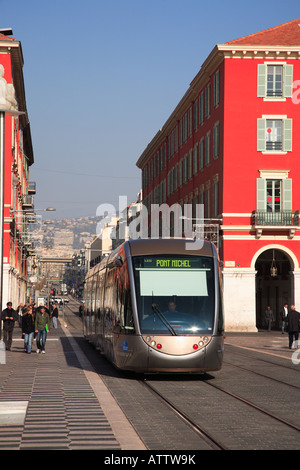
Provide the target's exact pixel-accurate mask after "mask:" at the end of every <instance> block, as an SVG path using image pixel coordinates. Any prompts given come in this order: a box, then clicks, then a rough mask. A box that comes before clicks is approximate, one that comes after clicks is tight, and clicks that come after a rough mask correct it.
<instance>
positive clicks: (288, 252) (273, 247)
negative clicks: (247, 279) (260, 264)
mask: <svg viewBox="0 0 300 470" xmlns="http://www.w3.org/2000/svg"><path fill="white" fill-rule="evenodd" d="M267 250H279V251H283V252H284V253H285V254H286V256H287V257H288V258H289V260H290V263H291V267H292V270H293V271H298V270H299V262H298V259H297V257H296V256H295V254H294V253H293V252H292V250H290V249H289V248H287V247H286V246H284V245H279V244H275V243H274V244H270V245H265V246H263V247H262V248H260V249H259V250H258V251H257V252H256V253H255V255H254V256H253V258H252V260H251V268H252V269H255V263H256V261H257V259H258V258H259V256H260V255H261V254H262V253H263V252H264V251H267Z"/></svg>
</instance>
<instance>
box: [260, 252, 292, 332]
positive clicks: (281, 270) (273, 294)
mask: <svg viewBox="0 0 300 470" xmlns="http://www.w3.org/2000/svg"><path fill="white" fill-rule="evenodd" d="M271 268H273V269H271ZM255 269H256V271H257V274H256V326H257V328H265V327H266V324H265V311H266V308H267V306H268V305H270V306H271V309H272V311H273V315H274V319H275V323H274V324H273V325H272V327H273V328H275V329H279V328H280V327H281V317H280V310H281V308H282V307H283V305H284V304H285V303H287V304H288V305H291V304H292V303H294V289H293V272H292V271H293V269H294V266H293V262H292V260H291V258H290V257H289V256H288V255H287V254H286V253H285V252H284V251H282V250H280V249H278V248H270V249H267V250H265V251H263V252H262V253H261V254H260V255H259V256H258V258H257V260H256V263H255Z"/></svg>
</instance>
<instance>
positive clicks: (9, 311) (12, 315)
mask: <svg viewBox="0 0 300 470" xmlns="http://www.w3.org/2000/svg"><path fill="white" fill-rule="evenodd" d="M1 320H2V321H3V341H4V343H5V347H6V350H7V351H10V349H11V344H12V337H13V331H14V326H15V322H16V321H18V314H17V312H16V311H15V310H14V309H13V308H12V303H11V302H7V304H6V308H5V309H4V310H3V311H2V313H1Z"/></svg>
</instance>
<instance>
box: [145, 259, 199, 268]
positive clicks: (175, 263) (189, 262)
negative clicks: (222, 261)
mask: <svg viewBox="0 0 300 470" xmlns="http://www.w3.org/2000/svg"><path fill="white" fill-rule="evenodd" d="M203 261H204V260H203V258H200V257H190V258H187V257H184V258H178V257H176V258H172V257H145V258H144V259H143V263H142V264H143V266H141V267H143V268H150V269H151V268H153V269H160V268H163V269H168V268H169V269H203V268H206V266H205V262H203Z"/></svg>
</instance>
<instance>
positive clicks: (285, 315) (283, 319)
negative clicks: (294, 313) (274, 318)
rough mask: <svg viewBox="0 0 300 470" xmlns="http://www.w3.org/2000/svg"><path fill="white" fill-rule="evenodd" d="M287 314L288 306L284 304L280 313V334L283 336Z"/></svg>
mask: <svg viewBox="0 0 300 470" xmlns="http://www.w3.org/2000/svg"><path fill="white" fill-rule="evenodd" d="M288 314H289V309H288V304H284V306H283V307H282V309H281V311H280V315H281V333H282V334H283V335H284V329H285V327H286V326H287V316H288Z"/></svg>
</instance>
